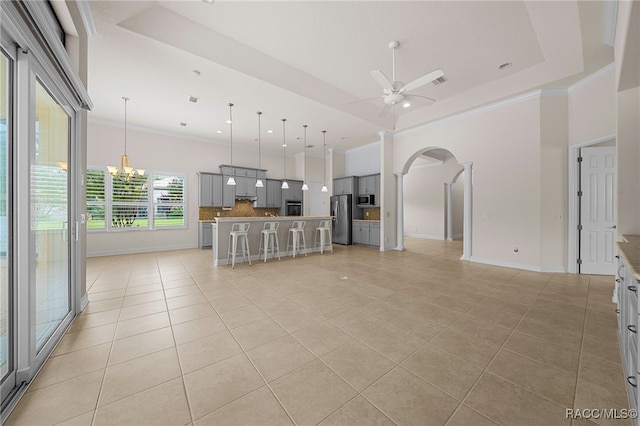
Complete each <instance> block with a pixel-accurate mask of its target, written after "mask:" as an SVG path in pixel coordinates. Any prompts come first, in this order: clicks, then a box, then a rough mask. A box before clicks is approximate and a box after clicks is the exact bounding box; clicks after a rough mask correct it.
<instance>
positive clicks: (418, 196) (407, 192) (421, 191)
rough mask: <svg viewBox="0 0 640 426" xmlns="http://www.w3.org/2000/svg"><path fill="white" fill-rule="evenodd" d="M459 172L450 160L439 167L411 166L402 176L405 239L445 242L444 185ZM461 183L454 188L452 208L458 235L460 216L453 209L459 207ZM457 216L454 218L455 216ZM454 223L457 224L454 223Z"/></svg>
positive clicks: (457, 165)
mask: <svg viewBox="0 0 640 426" xmlns="http://www.w3.org/2000/svg"><path fill="white" fill-rule="evenodd" d="M460 169H462V166H461V165H460V164H458V161H457V160H456V159H455V158H454V157H451V158H449V159H448V160H447V161H445V162H444V163H443V164H442V165H427V166H425V165H413V166H412V167H411V168H410V169H409V173H407V174H406V175H405V176H404V231H405V235H406V236H410V237H418V238H432V239H437V240H443V239H445V238H446V218H445V215H446V197H445V186H444V184H445V183H450V182H451V180H452V179H453V177H454V176H455V175H456V173H458V171H460ZM463 186H464V185H463V183H462V181H459V182H458V183H456V184H455V185H454V191H453V198H452V201H453V208H452V213H454V221H453V224H454V230H453V233H454V235H456V230H457V233H458V234H461V233H462V214H461V213H462V212H456V209H459V208H461V206H462V193H461V191H460V189H461V188H462V187H463ZM455 213H458V214H455ZM456 220H457V221H458V222H457V223H456Z"/></svg>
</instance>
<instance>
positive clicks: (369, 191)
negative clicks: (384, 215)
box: [358, 174, 380, 207]
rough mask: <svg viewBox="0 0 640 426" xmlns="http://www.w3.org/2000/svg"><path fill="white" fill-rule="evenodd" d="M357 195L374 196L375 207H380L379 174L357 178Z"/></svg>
mask: <svg viewBox="0 0 640 426" xmlns="http://www.w3.org/2000/svg"><path fill="white" fill-rule="evenodd" d="M358 185H359V188H358V189H359V195H374V202H375V204H374V205H375V206H376V207H379V206H380V174H377V175H369V176H361V177H360V178H358Z"/></svg>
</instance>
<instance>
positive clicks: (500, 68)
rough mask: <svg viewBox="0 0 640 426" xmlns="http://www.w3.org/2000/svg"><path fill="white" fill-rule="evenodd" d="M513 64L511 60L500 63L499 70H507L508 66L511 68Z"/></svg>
mask: <svg viewBox="0 0 640 426" xmlns="http://www.w3.org/2000/svg"><path fill="white" fill-rule="evenodd" d="M510 66H511V62H505V63H504V64H502V65H500V66H499V67H498V69H499V70H506V69H507V68H509V67H510Z"/></svg>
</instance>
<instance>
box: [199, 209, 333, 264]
mask: <svg viewBox="0 0 640 426" xmlns="http://www.w3.org/2000/svg"><path fill="white" fill-rule="evenodd" d="M331 219H332V217H331V216H280V217H218V218H216V222H215V223H214V224H213V225H212V231H211V232H212V237H213V238H212V240H213V246H212V249H213V250H212V251H213V263H214V264H215V265H227V264H228V263H227V253H228V252H229V232H231V226H232V225H233V224H234V223H250V224H251V226H250V228H249V251H250V253H251V261H252V262H254V261H257V260H258V253H259V252H260V246H259V244H260V233H261V231H262V228H263V226H264V223H265V222H278V223H280V225H279V227H278V242H279V243H280V257H285V255H286V252H287V237H288V236H289V228H291V224H292V223H293V222H294V221H296V220H303V221H305V222H306V225H305V228H304V236H305V240H306V243H307V247H306V249H302V250H300V251H298V252H297V253H296V256H299V255H304V254H307V253H312V252H318V253H319V252H320V247H314V244H313V243H314V236H315V232H316V228H317V227H318V226H319V225H320V221H322V220H331ZM327 250H330V248H329V247H325V249H324V251H327ZM290 254H291V252H290ZM261 259H264V257H261ZM267 259H272V256H271V253H270V252H269V253H267ZM276 259H277V255H276ZM230 262H231V259H229V263H230ZM240 262H243V258H242V256H241V255H239V256H237V257H236V263H240Z"/></svg>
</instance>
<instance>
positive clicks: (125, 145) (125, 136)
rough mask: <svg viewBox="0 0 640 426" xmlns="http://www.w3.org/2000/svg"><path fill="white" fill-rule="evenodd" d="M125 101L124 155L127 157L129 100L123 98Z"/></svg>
mask: <svg viewBox="0 0 640 426" xmlns="http://www.w3.org/2000/svg"><path fill="white" fill-rule="evenodd" d="M122 99H123V100H124V155H127V101H129V98H127V97H126V96H123V97H122Z"/></svg>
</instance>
